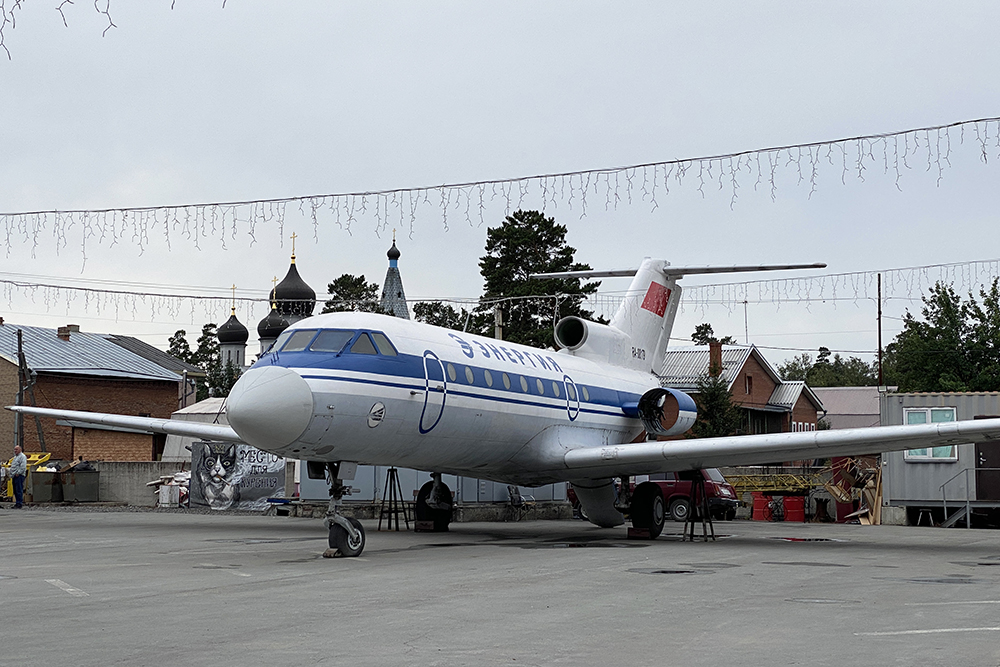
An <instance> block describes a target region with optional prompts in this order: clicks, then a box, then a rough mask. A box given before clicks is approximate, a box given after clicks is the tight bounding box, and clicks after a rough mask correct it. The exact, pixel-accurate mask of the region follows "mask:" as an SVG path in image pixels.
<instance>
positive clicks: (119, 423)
mask: <svg viewBox="0 0 1000 667" xmlns="http://www.w3.org/2000/svg"><path fill="white" fill-rule="evenodd" d="M7 409H8V410H12V411H14V412H22V413H24V414H26V415H37V416H38V417H52V418H54V419H66V420H69V421H75V422H84V423H86V424H99V425H101V426H116V427H118V428H131V429H135V430H137V431H146V432H148V433H166V434H167V435H180V436H186V437H189V438H201V439H202V440H222V441H225V442H243V440H242V439H241V438H240V436H238V435H236V431H234V430H233V428H232V427H231V426H226V425H224V424H203V423H199V422H189V421H182V420H180V419H156V418H154V417H131V416H127V415H111V414H105V413H101V412H83V411H80V410H53V409H51V408H33V407H28V406H26V405H8V406H7Z"/></svg>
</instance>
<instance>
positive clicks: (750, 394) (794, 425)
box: [661, 345, 823, 433]
mask: <svg viewBox="0 0 1000 667" xmlns="http://www.w3.org/2000/svg"><path fill="white" fill-rule="evenodd" d="M713 354H715V355H716V359H715V364H717V365H719V366H721V368H722V377H723V378H724V379H725V380H726V381H727V383H728V385H729V391H730V393H731V394H732V396H733V402H734V403H736V404H738V405H739V406H740V407H741V408H743V409H744V413H745V419H746V421H745V425H744V432H745V433H784V432H788V431H815V430H816V423H817V421H818V413H820V412H823V403H822V401H820V399H819V398H818V397H817V396H816V394H815V393H814V392H813V390H812V389H810V388H809V387H808V386H806V383H805V382H801V381H794V382H793V381H784V380H782V379H781V377H780V376H779V375H778V373H777V372H775V370H774V368H772V367H771V364H769V363H768V362H767V360H766V359H765V358H764V357H763V355H761V353H760V351H759V350H758V349H757V347H756V346H754V345H751V346H749V347H744V346H739V345H725V346H716V345H713V346H711V347H708V346H705V345H699V346H694V347H677V348H670V349H668V350H667V353H666V358H665V360H664V364H663V374H662V377H661V382H662V384H663V385H664V386H666V387H672V388H674V389H680V390H681V391H685V392H688V393H691V394H695V393H697V389H698V380H699V378H701V377H703V376H705V375H706V374H707V373H708V369H709V366H710V364H711V363H712V358H711V357H712V355H713Z"/></svg>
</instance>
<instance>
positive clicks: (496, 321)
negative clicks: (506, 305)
mask: <svg viewBox="0 0 1000 667" xmlns="http://www.w3.org/2000/svg"><path fill="white" fill-rule="evenodd" d="M493 337H494V338H496V339H497V340H503V311H502V310H501V309H500V304H497V305H496V306H494V307H493Z"/></svg>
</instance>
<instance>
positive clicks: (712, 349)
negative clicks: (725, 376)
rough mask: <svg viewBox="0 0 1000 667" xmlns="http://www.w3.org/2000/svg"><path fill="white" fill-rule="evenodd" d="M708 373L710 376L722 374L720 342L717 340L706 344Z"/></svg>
mask: <svg viewBox="0 0 1000 667" xmlns="http://www.w3.org/2000/svg"><path fill="white" fill-rule="evenodd" d="M708 374H709V375H711V376H712V377H718V376H720V375H722V343H720V342H719V341H717V340H713V341H712V342H710V343H709V344H708Z"/></svg>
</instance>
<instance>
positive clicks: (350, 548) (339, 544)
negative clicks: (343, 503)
mask: <svg viewBox="0 0 1000 667" xmlns="http://www.w3.org/2000/svg"><path fill="white" fill-rule="evenodd" d="M347 520H348V521H350V522H351V525H352V526H354V529H355V530H357V531H358V537H357V538H356V539H351V534H350V533H348V532H347V530H346V529H345V528H344V527H343V526H341V525H340V524H339V523H335V524H333V525H331V526H330V548H331V549H336V550H337V551H339V552H340V555H341V556H346V557H348V558H353V557H355V556H360V555H361V552H362V551H364V550H365V529H364V526H362V525H361V522H360V521H358V520H357V519H354V518H348V519H347Z"/></svg>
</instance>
